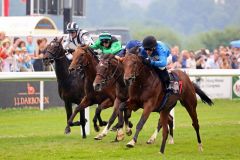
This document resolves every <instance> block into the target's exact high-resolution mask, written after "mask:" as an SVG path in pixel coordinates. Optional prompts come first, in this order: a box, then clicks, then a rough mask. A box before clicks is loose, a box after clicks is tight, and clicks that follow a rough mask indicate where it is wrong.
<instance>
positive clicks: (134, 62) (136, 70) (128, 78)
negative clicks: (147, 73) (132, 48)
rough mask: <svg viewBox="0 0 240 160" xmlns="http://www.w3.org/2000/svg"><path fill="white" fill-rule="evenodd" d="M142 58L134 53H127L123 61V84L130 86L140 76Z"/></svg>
mask: <svg viewBox="0 0 240 160" xmlns="http://www.w3.org/2000/svg"><path fill="white" fill-rule="evenodd" d="M143 65H144V64H143V63H142V58H141V56H139V55H138V53H136V52H132V53H127V54H126V55H125V57H124V60H123V68H124V82H125V83H126V85H131V84H132V83H133V82H134V81H135V80H136V78H137V77H138V76H139V75H140V73H141V71H142V68H143Z"/></svg>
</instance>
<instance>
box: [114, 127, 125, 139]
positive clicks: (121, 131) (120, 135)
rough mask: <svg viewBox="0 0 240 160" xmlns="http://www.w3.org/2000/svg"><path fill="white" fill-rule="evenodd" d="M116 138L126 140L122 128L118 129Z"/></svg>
mask: <svg viewBox="0 0 240 160" xmlns="http://www.w3.org/2000/svg"><path fill="white" fill-rule="evenodd" d="M116 139H117V140H118V141H122V140H124V133H123V130H122V129H119V130H118V131H117V137H116Z"/></svg>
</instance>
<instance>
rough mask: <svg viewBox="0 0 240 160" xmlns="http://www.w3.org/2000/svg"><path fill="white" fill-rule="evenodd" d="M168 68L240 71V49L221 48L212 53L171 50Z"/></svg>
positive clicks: (204, 50) (174, 48)
mask: <svg viewBox="0 0 240 160" xmlns="http://www.w3.org/2000/svg"><path fill="white" fill-rule="evenodd" d="M169 61H170V63H169V65H168V68H171V69H176V68H191V69H240V48H231V47H228V46H227V47H224V46H219V47H218V48H216V49H214V50H213V52H210V51H209V50H207V49H201V50H198V51H188V50H182V51H180V50H179V47H178V46H174V47H172V48H171V56H170V57H169Z"/></svg>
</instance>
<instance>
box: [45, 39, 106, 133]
mask: <svg viewBox="0 0 240 160" xmlns="http://www.w3.org/2000/svg"><path fill="white" fill-rule="evenodd" d="M65 53H66V51H65V50H64V49H63V46H62V38H61V39H57V38H54V39H53V41H51V42H50V44H49V45H48V46H47V48H46V54H45V55H44V59H43V61H44V63H45V64H49V63H53V62H55V65H54V66H55V73H56V77H57V82H58V93H59V96H60V98H61V99H62V100H63V101H64V104H65V105H64V106H65V110H66V114H67V121H68V119H69V118H70V116H71V115H72V103H75V104H79V103H80V102H81V99H82V98H83V97H84V92H83V88H84V86H83V83H82V80H81V77H80V76H75V75H72V74H70V73H69V71H68V67H69V65H70V61H69V60H68V59H67V57H66V55H65ZM96 113H97V114H95V117H94V118H96V117H99V118H100V121H102V120H101V117H100V113H101V110H99V111H96ZM100 121H99V122H100ZM85 123H86V122H85V111H84V110H81V112H80V121H79V122H74V123H72V124H71V126H79V125H82V131H83V138H85V137H86V133H85ZM70 131H71V130H70V128H66V129H65V133H66V134H68V133H70Z"/></svg>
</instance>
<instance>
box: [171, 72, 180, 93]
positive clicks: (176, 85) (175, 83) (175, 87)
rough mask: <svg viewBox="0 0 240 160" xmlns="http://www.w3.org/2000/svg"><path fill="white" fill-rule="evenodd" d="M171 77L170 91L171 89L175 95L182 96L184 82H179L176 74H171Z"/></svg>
mask: <svg viewBox="0 0 240 160" xmlns="http://www.w3.org/2000/svg"><path fill="white" fill-rule="evenodd" d="M169 77H170V84H169V89H171V90H172V91H173V93H174V94H181V93H182V81H181V80H179V77H178V76H177V74H176V73H174V72H170V73H169Z"/></svg>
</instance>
